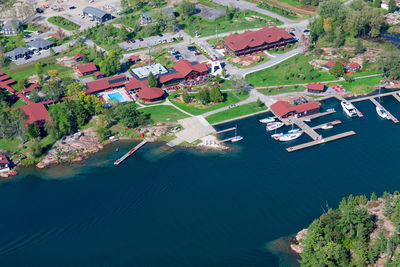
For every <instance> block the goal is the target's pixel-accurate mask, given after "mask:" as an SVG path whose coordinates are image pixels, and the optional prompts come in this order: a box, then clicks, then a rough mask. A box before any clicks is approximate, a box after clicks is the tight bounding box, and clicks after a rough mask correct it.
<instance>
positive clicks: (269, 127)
mask: <svg viewBox="0 0 400 267" xmlns="http://www.w3.org/2000/svg"><path fill="white" fill-rule="evenodd" d="M283 125H284V124H283V123H282V122H280V121H276V122H271V123H268V124H267V127H266V128H267V131H273V130H276V129H279V128H281V127H282V126H283Z"/></svg>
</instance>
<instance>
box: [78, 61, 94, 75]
mask: <svg viewBox="0 0 400 267" xmlns="http://www.w3.org/2000/svg"><path fill="white" fill-rule="evenodd" d="M95 71H97V67H96V65H95V64H94V63H93V62H89V63H84V64H81V65H78V66H76V68H75V72H76V73H77V74H78V75H79V76H85V75H89V74H92V73H94V72H95Z"/></svg>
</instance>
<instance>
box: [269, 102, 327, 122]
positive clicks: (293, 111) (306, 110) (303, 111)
mask: <svg viewBox="0 0 400 267" xmlns="http://www.w3.org/2000/svg"><path fill="white" fill-rule="evenodd" d="M271 109H272V111H273V112H274V113H275V114H276V115H278V116H279V117H281V118H287V117H290V116H295V115H297V116H298V117H302V116H307V115H311V114H315V113H318V112H319V110H320V106H319V105H318V103H317V102H308V103H304V104H300V105H297V106H292V105H291V104H290V103H289V102H287V101H278V102H276V103H274V104H272V105H271Z"/></svg>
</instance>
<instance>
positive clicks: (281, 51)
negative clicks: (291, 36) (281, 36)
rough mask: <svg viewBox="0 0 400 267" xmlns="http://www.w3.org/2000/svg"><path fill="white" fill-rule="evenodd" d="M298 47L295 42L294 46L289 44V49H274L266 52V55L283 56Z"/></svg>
mask: <svg viewBox="0 0 400 267" xmlns="http://www.w3.org/2000/svg"><path fill="white" fill-rule="evenodd" d="M298 45H299V43H298V42H297V43H295V44H294V45H293V44H291V45H290V46H289V47H281V48H279V49H278V48H275V49H271V50H268V53H269V54H284V53H287V52H290V51H292V50H293V49H295V48H297V46H298Z"/></svg>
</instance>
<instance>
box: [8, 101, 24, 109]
mask: <svg viewBox="0 0 400 267" xmlns="http://www.w3.org/2000/svg"><path fill="white" fill-rule="evenodd" d="M25 105H26V103H25V102H24V101H22V100H21V99H18V100H17V101H16V102H15V103H14V104H12V106H11V108H18V107H22V106H25Z"/></svg>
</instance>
